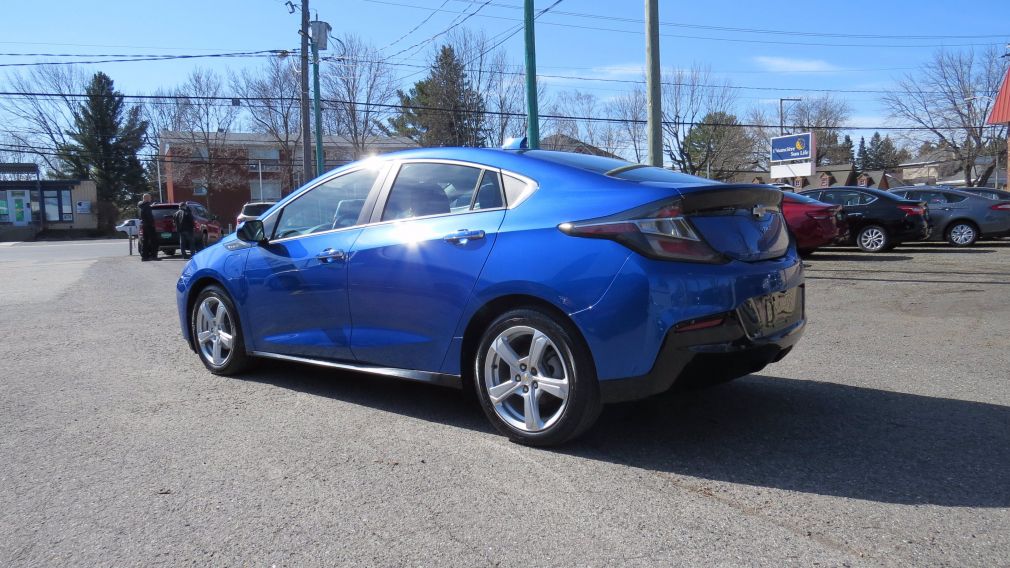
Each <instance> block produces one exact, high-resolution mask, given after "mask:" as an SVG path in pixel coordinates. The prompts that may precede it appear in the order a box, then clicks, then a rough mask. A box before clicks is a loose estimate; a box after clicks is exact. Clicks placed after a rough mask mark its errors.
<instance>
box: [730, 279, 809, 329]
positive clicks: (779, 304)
mask: <svg viewBox="0 0 1010 568" xmlns="http://www.w3.org/2000/svg"><path fill="white" fill-rule="evenodd" d="M803 292H804V290H803V286H796V287H794V288H790V289H788V290H783V291H781V292H772V293H771V294H766V295H764V296H757V297H755V298H751V299H749V300H747V301H746V302H744V304H743V305H742V306H740V309H739V310H738V311H739V313H740V321H741V322H742V323H743V327H744V330H745V331H746V332H747V335H748V336H750V337H752V338H754V337H764V336H767V335H771V334H773V333H775V332H777V331H779V330H782V329H784V328H786V327H789V326H790V325H792V324H794V323H796V322H798V321H799V320H801V319H802V318H803Z"/></svg>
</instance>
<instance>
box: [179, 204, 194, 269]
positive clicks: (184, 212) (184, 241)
mask: <svg viewBox="0 0 1010 568" xmlns="http://www.w3.org/2000/svg"><path fill="white" fill-rule="evenodd" d="M194 225H195V223H194V222H193V212H192V211H191V210H190V208H189V205H188V204H186V202H185V201H183V202H182V203H180V204H179V210H178V211H176V212H175V230H177V231H179V253H180V254H182V258H189V257H191V256H193V253H194V250H193V229H194ZM187 251H189V252H188V254H187Z"/></svg>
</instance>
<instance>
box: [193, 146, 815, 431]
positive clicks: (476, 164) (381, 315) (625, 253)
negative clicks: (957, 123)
mask: <svg viewBox="0 0 1010 568" xmlns="http://www.w3.org/2000/svg"><path fill="white" fill-rule="evenodd" d="M781 199H782V196H781V192H780V191H779V190H778V189H776V188H774V187H772V186H765V185H727V184H720V183H715V182H712V181H710V180H706V179H702V178H697V177H693V176H688V175H684V174H680V173H676V172H672V171H669V170H665V169H661V168H654V167H649V166H643V165H640V164H632V163H629V162H625V161H622V160H617V159H611V158H605V157H599V156H587V155H581V154H571V153H565V152H549V151H541V150H525V151H523V150H520V151H508V150H492V149H463V148H431V149H419V150H409V151H404V152H398V153H394V154H388V155H385V156H382V157H379V158H371V159H368V160H364V161H360V162H355V163H352V164H349V165H347V166H345V167H342V168H340V169H337V170H334V171H332V172H330V173H328V174H326V175H323V176H321V177H319V178H318V179H316V180H314V181H312V182H310V183H309V184H307V185H306V186H305V187H303V188H301V189H299V190H297V191H296V192H294V193H293V194H292V195H290V196H289V197H287V198H285V199H284V200H282V201H281V202H279V203H277V204H276V205H274V206H273V207H272V208H271V209H270V210H268V211H267V212H265V213H263V214H262V215H261V216H260V218H259V219H257V220H253V221H247V222H246V223H244V224H243V225H241V226H240V227H239V229H238V231H237V232H236V234H234V235H231V236H229V237H227V238H225V239H223V240H222V242H221V243H219V244H218V245H215V246H213V247H210V248H209V249H206V250H205V251H203V252H201V253H200V254H198V255H196V256H195V257H194V258H193V259H192V260H191V261H190V262H189V263H188V264H187V265H186V267H185V269H184V270H183V272H182V276H181V277H180V278H179V282H178V308H179V319H180V321H181V323H182V331H183V335H184V337H185V338H186V340H187V341H188V342H189V344H190V346H191V347H192V348H193V350H194V351H195V352H196V353H197V354H198V355H199V357H200V359H201V360H202V361H203V363H204V365H206V366H207V368H208V369H210V371H211V372H213V373H216V374H221V375H233V374H236V373H240V372H242V371H243V370H245V369H246V368H247V367H248V365H249V364H250V363H252V362H253V361H254V360H255V359H256V358H261V357H266V358H272V359H280V360H284V361H290V362H293V363H307V364H314V365H322V366H326V367H332V368H338V369H350V370H354V371H363V372H366V373H374V374H379V375H387V376H394V377H401V378H405V379H412V380H419V381H427V382H432V383H436V384H441V385H451V386H456V387H465V388H473V389H475V391H476V393H477V396H478V398H479V400H480V402H481V404H482V406H483V408H484V411H485V413H486V414H487V416H488V419H489V420H490V421H491V423H492V424H493V425H494V426H495V427H496V428H497V429H498V430H499V431H500V432H502V433H503V434H505V435H507V436H509V437H510V438H511V439H513V440H515V441H518V442H521V443H525V444H531V445H552V444H558V443H562V442H565V441H567V440H570V439H572V438H574V437H575V436H578V435H579V434H581V433H582V432H584V431H586V430H587V429H588V428H589V427H590V426H591V425H592V424H593V422H594V421H595V419H596V417H597V416H598V415H599V412H600V409H601V405H602V404H603V403H606V402H614V401H625V400H631V399H636V398H641V397H646V396H649V395H652V394H656V393H659V392H663V391H665V390H667V389H669V388H670V387H671V386H674V385H704V384H712V383H716V382H722V381H727V380H731V379H734V378H737V377H740V376H743V375H746V374H748V373H752V372H755V371H757V370H759V369H761V368H763V367H764V366H765V365H768V364H769V363H772V362H774V361H778V360H780V359H782V358H783V357H784V356H785V355H786V354H787V353H788V352H789V351H790V349H792V347H793V345H794V344H795V343H796V341H797V340H798V339H799V337H800V335H801V333H802V330H803V327H804V325H805V316H804V293H803V269H802V264H801V263H800V260H799V258H798V256H797V253H796V248H795V246H794V245H793V243H792V242H791V238H790V236H789V233H788V231H787V230H786V226H785V223H784V220H783V217H782V215H781V211H780V203H781Z"/></svg>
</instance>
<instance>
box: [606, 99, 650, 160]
mask: <svg viewBox="0 0 1010 568" xmlns="http://www.w3.org/2000/svg"><path fill="white" fill-rule="evenodd" d="M608 108H609V113H608V114H609V115H610V116H613V117H615V118H618V119H620V122H618V123H617V125H616V127H617V130H618V135H619V136H620V139H621V147H622V150H624V151H623V152H621V154H622V155H624V156H625V157H626V158H630V159H633V160H634V161H636V162H643V161H644V160H645V159H646V157H647V154H648V148H647V147H646V143H647V138H648V125H647V124H646V118H647V116H646V114H647V98H646V96H645V89H644V88H642V87H641V86H636V87H635V88H634V89H632V90H630V91H627V92H624V93H621V94H620V95H618V96H617V98H616V99H614V101H613V102H612V103H610V104H609V105H608Z"/></svg>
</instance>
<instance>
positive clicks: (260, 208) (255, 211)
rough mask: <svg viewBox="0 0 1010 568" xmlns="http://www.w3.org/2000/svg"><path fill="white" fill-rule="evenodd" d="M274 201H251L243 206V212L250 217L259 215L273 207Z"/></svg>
mask: <svg viewBox="0 0 1010 568" xmlns="http://www.w3.org/2000/svg"><path fill="white" fill-rule="evenodd" d="M273 205H274V204H273V203H249V204H247V205H246V206H245V207H243V208H242V214H243V215H246V216H248V217H259V216H260V215H262V214H263V212H264V211H266V210H267V209H270V208H271V207H273Z"/></svg>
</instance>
